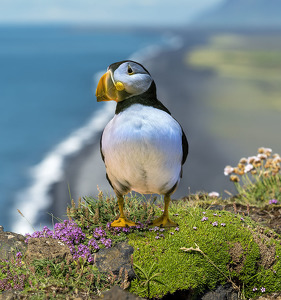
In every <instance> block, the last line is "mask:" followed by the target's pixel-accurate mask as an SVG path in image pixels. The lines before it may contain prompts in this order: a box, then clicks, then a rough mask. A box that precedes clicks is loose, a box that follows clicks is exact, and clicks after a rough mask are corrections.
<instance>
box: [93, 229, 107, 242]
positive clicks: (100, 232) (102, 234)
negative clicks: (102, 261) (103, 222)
mask: <svg viewBox="0 0 281 300" xmlns="http://www.w3.org/2000/svg"><path fill="white" fill-rule="evenodd" d="M93 236H94V238H96V239H99V238H101V237H105V236H106V232H105V230H103V229H102V228H101V227H97V228H95V230H94V232H93Z"/></svg>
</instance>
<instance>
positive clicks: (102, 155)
mask: <svg viewBox="0 0 281 300" xmlns="http://www.w3.org/2000/svg"><path fill="white" fill-rule="evenodd" d="M102 135H103V133H102V134H101V137H100V154H101V158H102V160H103V161H104V154H103V152H102ZM105 176H106V179H107V181H108V182H109V184H110V186H111V187H112V188H113V189H114V187H113V185H112V183H111V181H110V179H109V177H108V175H107V173H106V175H105Z"/></svg>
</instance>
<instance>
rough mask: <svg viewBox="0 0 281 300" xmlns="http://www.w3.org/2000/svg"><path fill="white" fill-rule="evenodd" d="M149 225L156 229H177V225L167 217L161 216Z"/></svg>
mask: <svg viewBox="0 0 281 300" xmlns="http://www.w3.org/2000/svg"><path fill="white" fill-rule="evenodd" d="M151 225H153V226H158V227H177V226H178V224H177V223H175V222H173V221H172V220H171V219H170V218H169V216H167V215H162V216H161V217H160V218H157V219H156V220H154V221H152V223H151Z"/></svg>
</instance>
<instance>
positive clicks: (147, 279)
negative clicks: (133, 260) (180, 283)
mask: <svg viewBox="0 0 281 300" xmlns="http://www.w3.org/2000/svg"><path fill="white" fill-rule="evenodd" d="M155 265H156V263H153V264H152V265H151V267H150V269H149V270H148V272H146V270H144V269H143V268H141V267H140V266H139V265H137V264H134V267H135V268H137V269H138V273H139V274H138V273H137V272H136V276H137V278H138V280H139V281H140V286H144V289H143V290H142V291H141V292H144V291H146V293H147V297H148V298H150V286H151V283H153V282H155V283H158V284H162V285H164V283H163V282H162V281H160V280H158V279H157V278H158V277H160V276H161V273H159V272H158V273H155ZM135 271H136V269H135Z"/></svg>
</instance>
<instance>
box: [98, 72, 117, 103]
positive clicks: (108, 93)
mask: <svg viewBox="0 0 281 300" xmlns="http://www.w3.org/2000/svg"><path fill="white" fill-rule="evenodd" d="M117 96H118V95H117V90H116V88H115V85H114V83H113V81H112V78H111V72H110V71H109V70H108V71H107V72H106V73H105V74H104V75H103V76H102V77H101V79H100V81H99V83H98V86H97V90H96V97H97V101H98V102H100V101H110V100H115V101H117Z"/></svg>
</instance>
